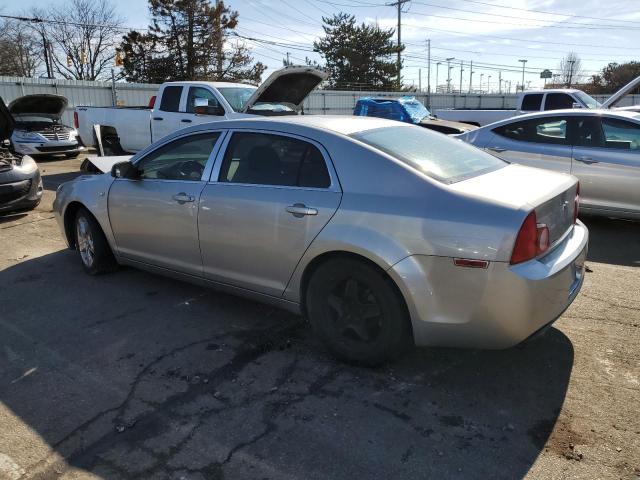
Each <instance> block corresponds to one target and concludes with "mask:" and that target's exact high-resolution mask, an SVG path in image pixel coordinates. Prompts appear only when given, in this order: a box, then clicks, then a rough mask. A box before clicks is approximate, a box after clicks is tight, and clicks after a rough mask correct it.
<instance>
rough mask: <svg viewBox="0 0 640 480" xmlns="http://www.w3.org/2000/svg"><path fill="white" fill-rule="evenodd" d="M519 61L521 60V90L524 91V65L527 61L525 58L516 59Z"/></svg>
mask: <svg viewBox="0 0 640 480" xmlns="http://www.w3.org/2000/svg"><path fill="white" fill-rule="evenodd" d="M518 61H519V62H522V91H523V92H524V66H525V65H526V63H527V60H525V59H520V60H518Z"/></svg>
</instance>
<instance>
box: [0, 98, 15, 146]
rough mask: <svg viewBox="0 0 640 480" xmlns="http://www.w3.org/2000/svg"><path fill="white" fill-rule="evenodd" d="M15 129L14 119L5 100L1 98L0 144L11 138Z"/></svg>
mask: <svg viewBox="0 0 640 480" xmlns="http://www.w3.org/2000/svg"><path fill="white" fill-rule="evenodd" d="M14 127H15V122H14V120H13V117H12V116H11V113H9V109H8V108H7V106H6V105H5V104H4V100H3V99H2V97H0V143H1V142H3V141H4V140H8V139H10V138H11V135H12V134H13V129H14Z"/></svg>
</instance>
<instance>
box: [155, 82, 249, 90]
mask: <svg viewBox="0 0 640 480" xmlns="http://www.w3.org/2000/svg"><path fill="white" fill-rule="evenodd" d="M163 85H208V86H210V87H213V88H224V87H242V88H247V87H249V88H258V87H256V86H255V85H250V84H248V83H237V82H207V81H204V80H202V81H200V80H185V81H178V82H165V83H163Z"/></svg>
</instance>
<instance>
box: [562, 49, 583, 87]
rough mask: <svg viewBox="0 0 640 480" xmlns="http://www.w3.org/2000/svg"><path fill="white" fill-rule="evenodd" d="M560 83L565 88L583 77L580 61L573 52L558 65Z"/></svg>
mask: <svg viewBox="0 0 640 480" xmlns="http://www.w3.org/2000/svg"><path fill="white" fill-rule="evenodd" d="M558 70H559V74H560V82H561V83H562V84H563V85H566V86H567V87H570V86H571V85H572V84H573V83H577V82H579V81H580V79H581V78H582V77H583V76H584V71H583V69H582V60H580V57H579V56H578V54H577V53H575V52H569V53H568V54H567V55H566V56H565V57H564V58H563V59H562V60H560V64H559V65H558Z"/></svg>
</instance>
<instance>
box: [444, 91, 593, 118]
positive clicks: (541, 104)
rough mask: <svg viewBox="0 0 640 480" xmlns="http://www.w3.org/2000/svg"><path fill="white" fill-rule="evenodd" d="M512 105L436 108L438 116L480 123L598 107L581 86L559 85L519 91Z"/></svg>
mask: <svg viewBox="0 0 640 480" xmlns="http://www.w3.org/2000/svg"><path fill="white" fill-rule="evenodd" d="M516 105H517V106H516V108H515V109H504V108H494V109H482V110H473V109H462V108H455V109H454V108H441V109H438V110H436V111H435V113H436V115H437V116H438V118H443V119H445V120H452V121H456V122H463V123H469V124H471V125H476V126H483V125H488V124H490V123H494V122H498V121H501V120H506V119H508V118H511V117H517V116H519V115H524V114H527V113H532V112H540V111H547V110H560V109H566V108H574V107H576V108H599V107H600V104H599V103H598V102H597V101H596V100H595V99H594V98H592V97H591V96H589V95H587V94H586V93H584V92H583V91H582V90H576V89H574V88H559V89H549V90H533V91H530V92H524V93H520V94H518V99H517V103H516Z"/></svg>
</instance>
